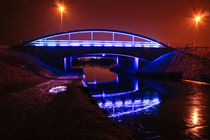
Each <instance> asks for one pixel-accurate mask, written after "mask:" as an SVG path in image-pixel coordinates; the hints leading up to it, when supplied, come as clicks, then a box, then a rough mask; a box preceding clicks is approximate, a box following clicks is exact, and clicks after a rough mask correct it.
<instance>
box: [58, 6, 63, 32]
mask: <svg viewBox="0 0 210 140" xmlns="http://www.w3.org/2000/svg"><path fill="white" fill-rule="evenodd" d="M58 8H59V11H60V13H61V23H60V24H61V30H62V28H63V11H64V6H62V5H59V7H58Z"/></svg>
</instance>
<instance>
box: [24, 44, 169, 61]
mask: <svg viewBox="0 0 210 140" xmlns="http://www.w3.org/2000/svg"><path fill="white" fill-rule="evenodd" d="M20 49H21V51H24V52H25V53H28V54H31V55H33V56H35V57H37V58H39V59H41V60H43V61H48V60H55V59H59V58H62V57H69V56H77V55H84V54H94V53H109V54H121V55H129V56H134V57H138V58H143V59H146V60H154V59H156V58H158V57H160V56H161V55H163V54H165V53H168V52H170V51H172V49H171V48H135V47H129V48H122V47H119V48H118V47H28V46H27V47H21V48H20Z"/></svg>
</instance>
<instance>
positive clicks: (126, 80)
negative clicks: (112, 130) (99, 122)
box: [87, 74, 161, 118]
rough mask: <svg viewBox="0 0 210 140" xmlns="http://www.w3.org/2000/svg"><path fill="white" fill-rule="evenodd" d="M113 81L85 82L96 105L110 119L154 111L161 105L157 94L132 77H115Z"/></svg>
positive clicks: (154, 90) (148, 86)
mask: <svg viewBox="0 0 210 140" xmlns="http://www.w3.org/2000/svg"><path fill="white" fill-rule="evenodd" d="M117 79H118V80H115V81H110V82H104V83H101V82H99V83H97V82H94V83H93V82H87V84H88V87H90V89H91V91H92V96H93V97H95V98H97V99H98V105H99V106H100V107H101V108H105V109H106V110H107V111H108V116H109V117H111V118H116V117H121V116H124V115H129V116H130V115H131V116H132V115H134V114H136V113H140V112H148V111H149V112H150V113H152V111H155V109H156V107H157V106H158V105H159V104H160V103H161V99H160V97H159V92H158V91H157V90H156V89H155V88H153V87H151V86H150V85H148V84H143V83H142V81H139V80H137V79H136V78H134V77H129V76H125V75H120V74H119V75H117Z"/></svg>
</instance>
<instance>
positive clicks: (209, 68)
mask: <svg viewBox="0 0 210 140" xmlns="http://www.w3.org/2000/svg"><path fill="white" fill-rule="evenodd" d="M197 51H199V52H197ZM209 53H210V48H187V49H181V50H175V51H172V52H170V53H167V54H165V55H162V56H160V57H159V58H157V59H156V60H154V61H152V62H151V63H149V64H147V65H145V66H144V67H143V68H142V69H140V70H137V71H132V70H121V69H117V68H116V67H113V68H111V70H112V71H117V72H124V73H129V74H132V75H136V76H139V77H142V78H150V79H151V78H152V79H160V80H161V79H181V78H182V79H187V80H195V81H203V82H210V63H209V56H210V55H208V54H209Z"/></svg>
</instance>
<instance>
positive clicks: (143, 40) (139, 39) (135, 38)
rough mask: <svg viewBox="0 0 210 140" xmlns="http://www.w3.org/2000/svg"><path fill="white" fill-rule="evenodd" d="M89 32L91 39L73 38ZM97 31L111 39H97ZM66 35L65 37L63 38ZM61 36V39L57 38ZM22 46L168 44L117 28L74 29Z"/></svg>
mask: <svg viewBox="0 0 210 140" xmlns="http://www.w3.org/2000/svg"><path fill="white" fill-rule="evenodd" d="M83 33H85V34H88V36H89V39H86V40H74V39H71V36H72V35H75V34H83ZM97 33H104V34H111V36H112V38H111V39H110V40H96V39H94V35H95V34H97ZM116 35H122V36H126V37H130V39H129V40H126V41H125V40H116V39H115V37H116ZM62 37H64V38H62ZM55 38H60V39H55ZM21 46H34V47H142V48H167V47H168V46H167V45H165V44H163V43H161V42H159V41H157V40H154V39H151V38H148V37H145V36H142V35H138V34H134V33H129V32H124V31H117V30H106V29H88V30H74V31H68V32H62V33H57V34H51V35H47V36H42V37H39V38H36V39H33V40H30V41H27V42H25V43H23V44H21Z"/></svg>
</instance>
